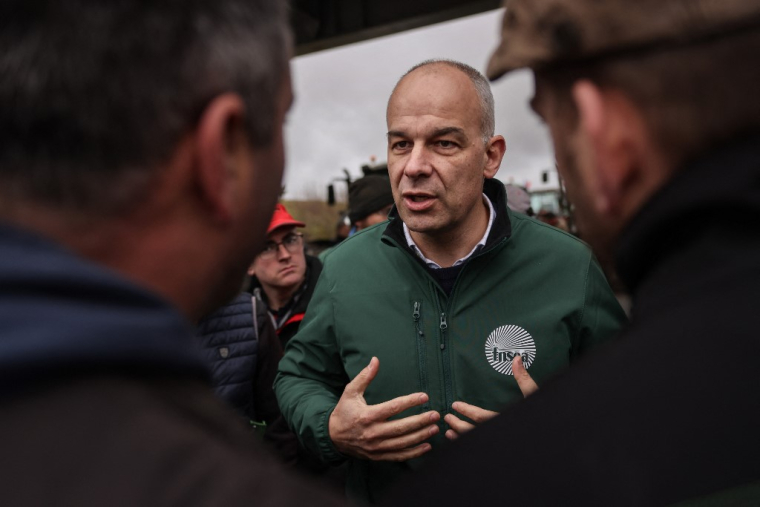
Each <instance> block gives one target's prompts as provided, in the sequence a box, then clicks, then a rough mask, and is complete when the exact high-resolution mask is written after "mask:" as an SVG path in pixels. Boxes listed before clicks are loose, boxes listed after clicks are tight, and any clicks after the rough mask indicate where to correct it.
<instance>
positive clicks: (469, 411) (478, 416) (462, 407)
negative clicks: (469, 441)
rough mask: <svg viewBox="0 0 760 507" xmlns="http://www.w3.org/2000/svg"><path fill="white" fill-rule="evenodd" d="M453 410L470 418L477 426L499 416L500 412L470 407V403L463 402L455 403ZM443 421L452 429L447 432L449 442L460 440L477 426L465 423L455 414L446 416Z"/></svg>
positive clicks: (452, 406)
mask: <svg viewBox="0 0 760 507" xmlns="http://www.w3.org/2000/svg"><path fill="white" fill-rule="evenodd" d="M451 408H453V409H454V410H456V411H457V412H459V413H460V414H462V415H463V416H466V417H469V418H470V419H471V420H473V421H474V422H475V424H480V423H482V422H485V421H487V420H489V419H490V418H492V417H495V416H497V415H499V413H498V412H493V411H491V410H486V409H484V408H480V407H476V406H475V405H470V404H469V403H465V402H463V401H455V402H454V403H453V404H452V405H451ZM443 420H444V421H446V424H448V425H449V427H450V429H448V430H446V438H448V439H449V440H456V439H457V438H459V435H461V434H462V433H466V432H468V431H470V430H471V429H473V428H474V427H475V425H473V424H470V423H468V422H467V421H463V420H462V419H460V418H458V417H457V416H455V415H454V414H446V417H444V418H443Z"/></svg>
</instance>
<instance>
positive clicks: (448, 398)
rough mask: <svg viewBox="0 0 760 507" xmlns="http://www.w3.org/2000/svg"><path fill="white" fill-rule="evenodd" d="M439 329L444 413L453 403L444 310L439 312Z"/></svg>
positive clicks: (449, 410)
mask: <svg viewBox="0 0 760 507" xmlns="http://www.w3.org/2000/svg"><path fill="white" fill-rule="evenodd" d="M438 327H439V329H440V330H441V354H442V357H441V360H442V361H443V393H444V402H445V404H444V413H446V414H448V413H449V412H451V404H452V403H454V399H453V398H454V393H453V388H452V382H451V357H450V351H449V348H450V347H449V348H447V347H446V330H447V329H448V327H449V325H448V323H447V322H446V312H441V320H440V323H439V326H438Z"/></svg>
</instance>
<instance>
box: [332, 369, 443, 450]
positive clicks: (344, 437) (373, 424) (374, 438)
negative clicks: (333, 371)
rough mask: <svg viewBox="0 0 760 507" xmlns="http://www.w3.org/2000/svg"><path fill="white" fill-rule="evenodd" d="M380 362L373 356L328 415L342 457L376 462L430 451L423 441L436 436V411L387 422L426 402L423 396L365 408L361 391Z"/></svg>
mask: <svg viewBox="0 0 760 507" xmlns="http://www.w3.org/2000/svg"><path fill="white" fill-rule="evenodd" d="M379 368H380V361H379V360H378V359H377V358H376V357H373V358H372V360H371V361H370V362H369V365H368V366H367V367H366V368H364V369H363V370H362V371H361V372H360V373H359V374H358V375H357V376H356V378H354V380H352V381H351V382H350V383H349V384H348V385H347V386H346V388H345V390H344V391H343V395H342V396H341V397H340V400H338V404H337V405H336V406H335V410H333V413H332V414H331V415H330V421H329V423H328V429H329V432H330V438H331V439H332V441H333V443H334V444H335V447H336V448H337V449H338V451H340V452H341V453H343V454H346V455H348V456H356V457H360V458H366V459H371V460H376V461H406V460H408V459H411V458H416V457H418V456H421V455H422V454H424V453H426V452H428V451H429V450H430V449H431V446H430V444H429V443H425V440H427V439H428V438H430V437H432V436H433V435H435V434H436V433H438V426H437V425H436V424H435V423H436V422H437V421H438V420H439V419H440V417H441V416H440V414H439V413H438V412H435V411H430V412H425V413H424V414H419V415H413V416H409V417H405V418H404V419H398V420H393V421H388V418H389V417H392V416H394V415H397V414H400V413H401V412H403V411H404V410H407V409H409V408H412V407H416V406H418V405H422V404H423V403H425V402H427V401H428V395H427V394H425V393H414V394H408V395H406V396H399V397H398V398H394V399H392V400H389V401H386V402H384V403H380V404H378V405H367V402H366V401H365V400H364V391H365V390H366V389H367V387H368V386H369V384H370V383H371V382H372V380H373V379H374V378H375V376H376V375H377V372H378V370H379Z"/></svg>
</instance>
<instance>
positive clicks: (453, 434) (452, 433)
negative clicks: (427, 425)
mask: <svg viewBox="0 0 760 507" xmlns="http://www.w3.org/2000/svg"><path fill="white" fill-rule="evenodd" d="M444 435H446V438H448V439H449V440H456V439H457V438H459V433H457V432H456V431H454V430H446V433H444Z"/></svg>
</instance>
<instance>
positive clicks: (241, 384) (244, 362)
mask: <svg viewBox="0 0 760 507" xmlns="http://www.w3.org/2000/svg"><path fill="white" fill-rule="evenodd" d="M197 336H198V340H199V343H200V345H201V347H202V349H203V355H204V357H205V359H206V362H207V364H209V365H210V366H211V385H212V387H213V388H214V392H215V393H216V395H217V396H219V397H220V398H221V399H223V400H224V401H226V402H227V403H228V404H229V405H230V406H231V407H233V408H234V409H235V410H236V411H237V412H238V413H239V414H240V415H241V416H242V417H243V420H244V421H245V423H246V424H248V425H250V427H251V430H252V431H255V432H256V433H258V434H259V436H261V437H262V438H263V439H264V442H266V443H267V444H268V445H270V447H271V449H272V450H273V451H274V452H275V453H276V454H277V455H278V456H279V457H280V458H281V459H282V461H283V462H285V463H287V464H289V465H294V464H295V463H296V462H297V457H298V440H297V439H296V436H295V435H294V434H293V432H291V431H290V430H289V429H288V425H287V423H285V421H284V419H283V418H282V414H281V413H280V407H278V406H277V398H275V395H274V389H272V384H273V383H274V378H275V376H276V375H277V365H278V363H279V362H280V359H282V346H281V345H280V340H279V339H278V338H277V334H276V333H275V330H274V327H272V321H271V319H270V317H269V313H268V312H267V309H266V305H264V304H261V302H260V301H259V300H258V299H257V298H255V297H253V296H251V294H249V293H247V292H242V293H241V294H238V295H237V296H236V297H235V299H233V300H232V301H231V302H230V303H229V304H227V305H225V306H223V307H222V308H220V309H218V310H216V311H215V312H213V313H212V314H211V315H208V316H206V317H204V318H203V319H201V321H200V322H199V323H198V329H197Z"/></svg>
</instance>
